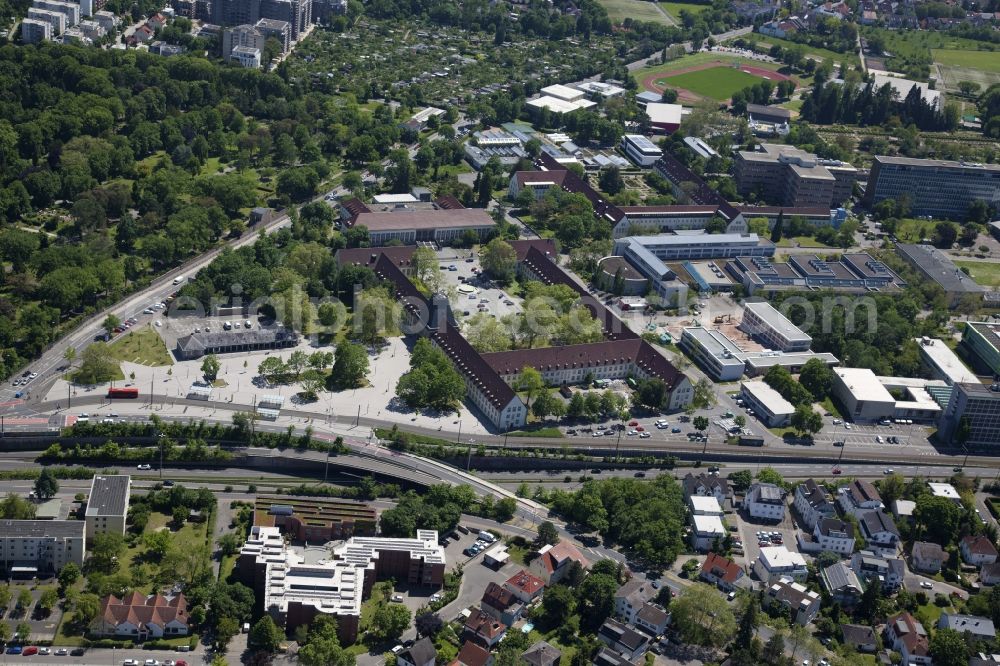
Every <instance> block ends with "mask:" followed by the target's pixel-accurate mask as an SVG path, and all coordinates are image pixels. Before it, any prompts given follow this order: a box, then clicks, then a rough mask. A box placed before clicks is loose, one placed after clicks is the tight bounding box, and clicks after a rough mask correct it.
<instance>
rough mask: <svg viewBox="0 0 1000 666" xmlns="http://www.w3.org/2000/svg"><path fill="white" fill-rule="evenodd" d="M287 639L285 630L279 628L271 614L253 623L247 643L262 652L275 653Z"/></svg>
mask: <svg viewBox="0 0 1000 666" xmlns="http://www.w3.org/2000/svg"><path fill="white" fill-rule="evenodd" d="M284 640H285V632H283V631H282V630H281V629H279V628H278V625H276V624H275V623H274V620H272V619H271V616H270V615H265V616H264V617H262V618H261V619H260V620H258V621H257V624H255V625H253V628H252V629H251V630H250V635H249V636H247V645H249V646H250V647H251V648H253V649H255V650H260V651H261V652H268V653H270V654H274V653H275V652H277V651H278V649H279V648H280V647H281V643H282V642H283V641H284Z"/></svg>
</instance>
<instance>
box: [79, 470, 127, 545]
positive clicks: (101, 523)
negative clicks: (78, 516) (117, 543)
mask: <svg viewBox="0 0 1000 666" xmlns="http://www.w3.org/2000/svg"><path fill="white" fill-rule="evenodd" d="M131 490H132V479H131V477H129V476H128V475H127V474H121V475H105V474H97V475H95V476H94V480H93V481H92V482H91V484H90V495H89V496H88V497H87V511H86V513H85V520H86V523H87V538H88V539H93V538H94V536H95V535H98V534H107V533H111V532H113V533H115V534H125V519H126V516H128V504H129V494H130V492H131Z"/></svg>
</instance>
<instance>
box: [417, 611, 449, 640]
mask: <svg viewBox="0 0 1000 666" xmlns="http://www.w3.org/2000/svg"><path fill="white" fill-rule="evenodd" d="M414 625H415V626H416V629H417V635H418V636H434V635H435V634H437V632H439V631H441V629H442V628H443V627H444V621H443V620H442V619H441V616H440V615H438V614H437V613H421V614H420V615H418V616H417V617H416V619H415V620H414Z"/></svg>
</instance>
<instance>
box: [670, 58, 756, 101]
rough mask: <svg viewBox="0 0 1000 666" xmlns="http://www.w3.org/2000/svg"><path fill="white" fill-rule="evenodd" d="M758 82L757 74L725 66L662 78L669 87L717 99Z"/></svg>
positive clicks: (720, 99)
mask: <svg viewBox="0 0 1000 666" xmlns="http://www.w3.org/2000/svg"><path fill="white" fill-rule="evenodd" d="M758 82H760V77H758V76H754V75H753V74H747V73H746V72H744V71H742V70H739V69H736V68H735V67H725V66H720V67H710V68H709V69H700V70H698V71H696V72H687V73H685V74H677V75H675V76H671V77H669V78H666V79H664V80H663V83H664V84H665V85H667V86H670V87H671V88H678V89H683V90H690V91H691V92H693V93H695V94H696V95H699V96H701V97H709V98H711V99H715V100H719V101H722V100H724V99H729V98H730V97H732V96H733V93H734V92H736V91H737V90H743V89H744V88H746V87H747V86H752V85H753V84H755V83H758Z"/></svg>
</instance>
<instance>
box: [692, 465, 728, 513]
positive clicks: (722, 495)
mask: <svg viewBox="0 0 1000 666" xmlns="http://www.w3.org/2000/svg"><path fill="white" fill-rule="evenodd" d="M682 485H683V487H684V499H689V498H690V497H691V496H692V495H699V496H706V495H712V496H713V497H715V499H717V500H718V501H719V504H720V505H724V504H725V502H726V499H727V498H729V497H731V495H732V491H730V489H729V482H728V481H726V480H725V479H724V478H722V477H719V476H709V475H708V474H699V475H698V476H695V475H693V474H691V473H690V472H688V473H687V474H686V475H685V476H684V481H683V482H682Z"/></svg>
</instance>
